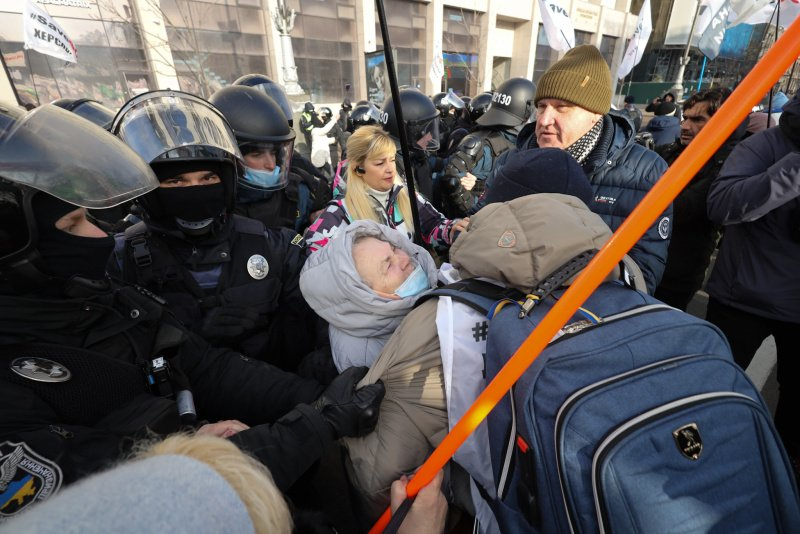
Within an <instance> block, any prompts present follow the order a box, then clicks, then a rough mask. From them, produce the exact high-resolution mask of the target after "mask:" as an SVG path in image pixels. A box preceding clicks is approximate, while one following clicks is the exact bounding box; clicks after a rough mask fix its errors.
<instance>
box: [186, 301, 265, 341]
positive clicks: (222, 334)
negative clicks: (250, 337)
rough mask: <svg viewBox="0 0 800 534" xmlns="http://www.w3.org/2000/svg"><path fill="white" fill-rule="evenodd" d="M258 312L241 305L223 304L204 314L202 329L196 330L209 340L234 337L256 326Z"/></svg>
mask: <svg viewBox="0 0 800 534" xmlns="http://www.w3.org/2000/svg"><path fill="white" fill-rule="evenodd" d="M257 321H258V312H257V311H256V310H254V309H252V308H245V307H243V306H232V305H225V306H221V307H219V308H214V309H213V310H211V311H209V312H208V313H207V314H206V318H205V319H204V320H203V326H202V330H200V331H199V332H197V333H198V334H199V335H200V336H201V337H202V338H204V339H205V340H207V341H209V342H211V343H212V344H213V343H214V342H215V341H222V340H228V339H235V338H237V337H239V336H241V335H242V334H244V333H245V332H249V331H250V330H252V329H253V328H255V326H256V322H257Z"/></svg>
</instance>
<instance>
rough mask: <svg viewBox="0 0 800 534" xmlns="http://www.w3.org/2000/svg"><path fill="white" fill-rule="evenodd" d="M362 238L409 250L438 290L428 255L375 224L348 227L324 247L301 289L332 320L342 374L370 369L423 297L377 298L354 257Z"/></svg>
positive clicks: (302, 280)
mask: <svg viewBox="0 0 800 534" xmlns="http://www.w3.org/2000/svg"><path fill="white" fill-rule="evenodd" d="M360 236H372V237H377V238H378V239H381V240H383V241H388V242H389V243H391V244H392V245H394V246H395V247H397V248H400V249H402V250H404V251H405V252H407V253H408V255H409V256H410V257H411V259H412V260H413V261H414V262H416V263H418V264H420V265H421V266H422V268H423V269H424V270H425V272H426V273H427V274H428V281H429V282H430V284H431V287H436V265H435V264H434V262H433V258H431V256H430V254H428V252H427V251H426V250H425V249H423V248H422V247H419V246H417V245H415V244H414V243H412V242H411V241H410V240H409V239H408V238H407V237H406V236H405V235H404V234H403V233H401V232H399V231H397V230H394V229H392V228H389V227H388V226H384V225H381V224H378V223H377V222H374V221H367V220H361V221H355V222H353V223H351V224H349V225H347V226H346V227H344V228H343V229H342V230H341V231H340V232H339V233H338V234H337V235H336V237H335V238H333V239H332V240H331V241H330V242H329V243H328V244H327V245H326V246H325V247H324V248H322V249H320V250H319V251H317V252H314V253H313V254H312V255H311V256H310V257H309V258H308V260H307V261H306V264H305V265H304V266H303V270H302V272H301V273H300V290H301V291H302V293H303V297H305V299H306V302H308V304H309V306H311V308H312V309H313V310H314V311H315V312H317V314H319V316H320V317H322V318H323V319H325V320H326V321H328V324H329V329H328V332H329V335H330V339H331V349H332V351H333V359H334V362H335V363H336V367H337V368H338V369H339V371H342V370H344V369H346V368H348V367H352V366H354V365H366V366H369V365H371V364H372V362H373V361H374V360H375V358H377V357H378V354H380V351H381V349H382V348H383V346H384V345H385V344H386V341H388V339H389V337H391V335H392V333H393V332H394V330H395V328H397V326H398V325H399V324H400V322H401V321H402V320H403V318H404V317H405V316H406V314H407V313H408V312H409V311H411V308H413V307H414V303H415V302H416V301H417V298H419V295H416V296H413V297H406V298H403V299H399V300H392V299H388V298H384V297H379V296H378V295H377V294H375V292H374V291H373V290H372V289H370V288H369V286H367V285H366V284H365V283H364V282H363V281H362V280H361V277H360V276H359V274H358V271H356V267H355V264H354V263H353V254H352V250H353V242H354V241H355V240H356V239H357V238H358V237H360Z"/></svg>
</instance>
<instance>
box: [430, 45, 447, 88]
mask: <svg viewBox="0 0 800 534" xmlns="http://www.w3.org/2000/svg"><path fill="white" fill-rule="evenodd" d="M442 76H444V57H443V56H442V43H441V42H439V41H436V42H434V43H433V61H431V70H430V71H428V77H429V78H430V79H431V81H432V82H433V85H435V86H436V88H437V89H436V90H437V91H438V90H439V89H438V88H439V87H440V86H441V85H442Z"/></svg>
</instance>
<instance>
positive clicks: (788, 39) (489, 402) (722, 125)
mask: <svg viewBox="0 0 800 534" xmlns="http://www.w3.org/2000/svg"><path fill="white" fill-rule="evenodd" d="M798 55H800V19H799V20H796V21H795V22H794V23H793V24H792V25H791V26H790V27H789V28H787V29H786V31H785V33H784V34H783V36H782V37H781V38H780V39H778V40H777V41H776V42H775V44H773V46H772V48H770V50H769V51H768V52H767V53H766V54H764V57H762V58H761V60H760V61H759V62H758V63H757V64H756V66H755V67H754V68H753V70H751V71H750V73H749V74H748V75H747V76H746V77H745V78H744V80H742V82H741V83H740V84H739V86H738V87H737V88H736V90H735V91H733V93H732V94H731V95H730V97H728V99H727V100H726V101H725V103H724V104H723V105H722V106H721V107H720V108H719V110H717V112H716V113H715V114H714V116H713V117H712V118H711V120H710V121H709V122H708V124H707V125H706V126H705V128H703V129H702V130H701V131H700V133H699V134H698V135H697V136H696V137H695V138H694V140H693V141H692V143H691V144H690V145H689V146H688V147H687V148H686V150H684V151H683V153H682V154H681V155H680V157H679V158H678V159H677V160H676V161H675V163H673V165H672V166H671V167H670V168H669V169H668V170H667V172H665V173H664V175H663V176H662V177H661V179H660V180H659V181H658V182H657V183H656V185H655V186H654V187H653V188H652V189H651V190H650V192H649V193H648V194H647V195H646V196H645V197H644V198H643V199H642V201H641V202H640V203H639V205H638V206H637V207H636V209H634V210H633V212H632V213H631V214H630V215H629V216H628V218H627V219H626V220H625V222H624V223H623V224H622V225H621V226H620V227H619V228H618V229H617V231H616V232H614V235H613V236H611V239H610V240H609V241H608V243H606V245H605V246H604V247H603V248H602V249H601V250H600V252H598V253H597V254H596V255H595V257H594V258H593V259H592V261H591V262H590V263H589V265H587V266H586V268H585V269H584V270H583V272H582V273H581V274H580V275H579V276H578V278H577V279H576V280H575V282H574V283H573V284H572V285H571V286H570V287H569V288H568V289H567V291H566V292H565V293H564V295H563V296H562V297H561V298H560V299H559V300H558V301H557V302H556V304H555V305H554V306H553V308H552V309H551V310H550V312H549V313H548V314H547V315H546V316H545V317H544V318H543V319H542V322H541V323H539V325H538V326H537V327H536V329H535V330H534V331H533V332H531V335H530V336H528V339H526V340H525V342H524V343H523V344H522V345H520V347H519V349H517V351H516V352H515V353H514V355H513V356H512V357H511V359H509V360H508V362H507V363H506V365H505V366H504V367H503V368H502V369H501V370H500V372H499V373H498V374H497V376H495V378H494V380H492V381H491V382H490V383H489V384H488V385H487V386H486V389H484V390H483V392H482V393H481V394H480V395H479V396H478V398H477V399H476V400H475V402H474V403H473V405H472V406H471V407H470V409H469V410H468V411H467V412H466V413H465V414H464V416H463V417H462V418H461V420H459V421H458V423H457V424H456V425H455V426H454V427H453V429H452V430H451V431H450V433H449V434H448V435H447V436H446V437H445V438H444V440H443V441H442V443H441V444H440V445H439V446H438V447H437V448H436V449H435V450H434V451H433V453H431V455H430V457H428V459H427V460H426V461H425V463H424V464H422V466H421V467H420V469H419V470H418V471H417V473H416V475H414V478H412V479H411V481H410V482H409V483H408V486H407V488H406V493H407V495H408V496H409V497H413V496H414V495H416V494H417V492H419V490H420V488H422V487H423V486H425V485H426V484H428V483H429V482H430V481H431V480H433V477H434V476H435V475H436V473H437V472H438V471H439V470H440V469H441V468H442V467H444V465H445V464H446V463H447V461H448V460H450V458H451V457H452V456H453V454H454V453H455V452H456V450H457V449H458V447H460V446H461V444H462V443H463V442H464V441H465V440H466V439H467V438H468V437H469V436H470V434H472V432H473V431H474V430H475V428H476V427H477V426H478V425H479V424H480V423H481V421H483V420H484V419H485V418H486V416H487V415H488V414H489V412H490V411H491V410H492V408H494V407H495V405H496V404H497V403H498V402H499V401H500V399H502V398H503V396H504V395H505V394H506V392H507V391H508V390H509V389H510V388H511V386H512V385H513V384H514V382H516V381H517V380H518V379H519V377H520V376H522V373H524V372H525V370H526V369H527V368H528V366H530V364H531V363H532V362H533V360H535V359H536V357H537V356H538V355H539V353H540V352H541V351H542V350H544V348H545V347H546V346H547V342H548V340H550V339H552V337H553V336H554V335H555V334H556V332H558V330H559V328H561V327H562V326H564V324H565V323H566V322H567V320H568V319H569V318H570V317H571V316H572V315H573V314H574V313H575V312H576V311H577V309H578V307H579V306H580V305H581V304H583V302H584V301H585V300H586V299H587V298H588V297H589V295H591V294H592V292H593V291H594V290H595V289H596V288H597V286H599V285H600V283H601V282H602V281H603V280H604V279H605V277H606V275H608V273H609V272H611V269H613V268H614V266H615V265H617V264H618V263H619V261H620V260H621V259H622V257H623V256H624V255H625V254H626V253H627V252H628V250H630V249H631V247H632V246H633V245H634V244H635V243H636V242H637V241H638V240H639V238H640V237H641V236H642V235H643V234H644V233H645V232H646V231H647V229H648V228H650V226H651V225H652V224H653V222H654V221H655V220H656V218H657V217H658V216H659V215H660V214H661V213H662V212H663V211H664V210H665V209H666V208H667V206H668V205H669V204H670V202H672V200H673V199H674V198H675V197H676V196H678V193H680V192H681V190H682V189H683V188H684V187H685V186H686V184H687V183H688V182H689V180H691V178H692V177H693V176H694V175H695V174H697V171H699V170H700V168H701V167H702V166H703V165H704V164H705V163H706V161H708V160H709V158H711V156H712V155H713V154H714V152H716V151H717V149H718V148H719V147H720V146H721V145H722V143H724V142H725V140H726V139H727V138H728V137H729V136H730V134H731V133H732V132H733V131H734V130H735V129H736V127H737V126H739V124H741V122H742V121H743V120H744V118H745V117H746V116H747V115H748V113H750V110H751V109H752V108H753V106H754V105H755V104H756V103H757V102H759V101H760V100H761V97H762V96H763V95H764V94H765V93H766V92H767V91H768V90H769V89H770V87H772V85H773V84H775V83H776V82H777V81H778V79H780V77H781V76H782V75H783V73H784V72H786V70H787V69H788V68H789V66H790V65H791V64H792V63H794V61H796V60H797V58H798ZM390 518H391V511H390V510H389V509H387V510H386V511H385V512H384V513H383V515H382V516H381V517H380V519H378V521H377V522H376V523H375V525H373V527H372V529H370V534H376V533H379V532H383V529H384V528H385V527H386V525H387V524H388V522H389V519H390Z"/></svg>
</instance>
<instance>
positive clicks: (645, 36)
mask: <svg viewBox="0 0 800 534" xmlns="http://www.w3.org/2000/svg"><path fill="white" fill-rule="evenodd" d="M652 32H653V21H652V19H651V18H650V0H644V4H643V5H642V10H641V11H639V19H638V20H637V21H636V31H635V32H633V37H631V42H630V43H628V49H627V50H625V55H624V56H623V57H622V62H621V63H620V64H619V70H618V71H617V78H619V79H620V80H623V79H625V76H627V75H628V73H629V72H630V71H632V70H633V67H635V66H636V65H638V64H639V62H640V61H641V60H642V56H643V55H644V49H645V47H646V46H647V41H648V40H649V39H650V34H651V33H652Z"/></svg>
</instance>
